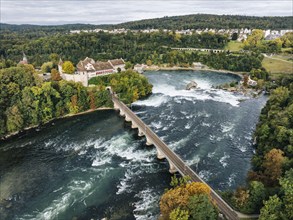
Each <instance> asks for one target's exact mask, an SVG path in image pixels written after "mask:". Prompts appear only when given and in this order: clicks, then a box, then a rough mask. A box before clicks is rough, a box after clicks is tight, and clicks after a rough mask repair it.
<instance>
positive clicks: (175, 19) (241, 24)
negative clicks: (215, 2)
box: [101, 14, 293, 30]
mask: <svg viewBox="0 0 293 220" xmlns="http://www.w3.org/2000/svg"><path fill="white" fill-rule="evenodd" d="M292 24H293V16H287V17H256V16H240V15H211V14H195V15H184V16H170V17H168V16H166V17H163V18H154V19H146V20H140V21H131V22H126V23H122V24H118V25H104V26H101V27H102V28H108V29H111V28H126V29H148V28H155V29H170V30H174V29H177V30H181V29H184V30H186V29H205V28H209V29H210V28H213V29H229V28H237V29H241V28H248V29H273V30H278V29H292Z"/></svg>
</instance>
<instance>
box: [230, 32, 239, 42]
mask: <svg viewBox="0 0 293 220" xmlns="http://www.w3.org/2000/svg"><path fill="white" fill-rule="evenodd" d="M237 39H238V33H236V32H234V33H233V34H232V37H231V40H237Z"/></svg>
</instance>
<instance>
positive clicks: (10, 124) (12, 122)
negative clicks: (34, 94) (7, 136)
mask: <svg viewBox="0 0 293 220" xmlns="http://www.w3.org/2000/svg"><path fill="white" fill-rule="evenodd" d="M6 114H7V122H6V126H7V131H8V132H15V131H19V130H20V129H22V128H23V116H22V114H21V112H20V110H19V108H18V106H17V105H14V106H12V107H10V108H8V109H7V113H6Z"/></svg>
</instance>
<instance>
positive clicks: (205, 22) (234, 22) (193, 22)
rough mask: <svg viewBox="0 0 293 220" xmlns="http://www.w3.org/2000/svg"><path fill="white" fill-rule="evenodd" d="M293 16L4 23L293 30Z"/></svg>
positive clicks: (56, 29) (46, 29)
mask: <svg viewBox="0 0 293 220" xmlns="http://www.w3.org/2000/svg"><path fill="white" fill-rule="evenodd" d="M292 24H293V16H287V17H256V16H241V15H211V14H194V15H184V16H166V17H163V18H154V19H144V20H139V21H130V22H125V23H121V24H116V25H107V24H106V25H92V24H66V25H57V26H54V25H11V24H4V23H0V26H1V31H5V32H18V33H21V34H24V35H25V34H26V33H31V32H37V33H41V32H43V33H47V34H54V33H68V32H69V31H70V30H88V29H96V28H103V29H114V28H125V29H133V30H141V29H151V28H155V29H169V30H182V29H184V30H186V29H206V28H209V29H210V28H213V29H228V28H236V29H241V28H248V29H273V30H279V29H293V28H292Z"/></svg>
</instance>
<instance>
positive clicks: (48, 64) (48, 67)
mask: <svg viewBox="0 0 293 220" xmlns="http://www.w3.org/2000/svg"><path fill="white" fill-rule="evenodd" d="M52 68H53V63H52V62H46V63H43V65H42V66H41V70H42V72H43V73H50V72H51V69H52Z"/></svg>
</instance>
